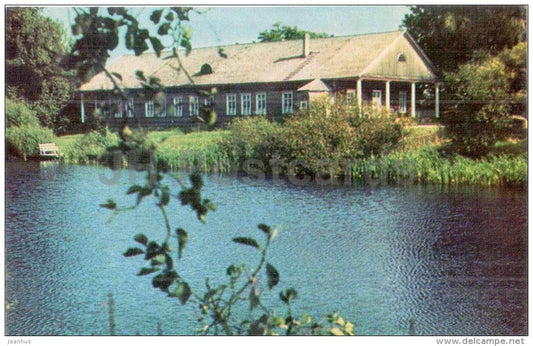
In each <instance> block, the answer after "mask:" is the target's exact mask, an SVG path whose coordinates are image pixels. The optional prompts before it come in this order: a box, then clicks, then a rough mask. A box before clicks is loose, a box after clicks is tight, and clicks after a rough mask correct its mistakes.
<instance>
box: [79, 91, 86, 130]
mask: <svg viewBox="0 0 533 346" xmlns="http://www.w3.org/2000/svg"><path fill="white" fill-rule="evenodd" d="M80 96H81V123H82V124H85V102H84V100H83V94H80Z"/></svg>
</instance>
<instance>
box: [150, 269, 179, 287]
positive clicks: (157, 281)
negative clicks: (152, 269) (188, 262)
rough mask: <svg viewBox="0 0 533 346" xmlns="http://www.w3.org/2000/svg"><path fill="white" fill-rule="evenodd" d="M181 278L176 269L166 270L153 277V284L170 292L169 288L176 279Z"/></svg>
mask: <svg viewBox="0 0 533 346" xmlns="http://www.w3.org/2000/svg"><path fill="white" fill-rule="evenodd" d="M178 278H179V275H178V273H176V272H175V271H174V270H170V271H168V270H165V271H164V272H163V273H161V274H158V275H156V276H155V277H154V278H153V279H152V286H154V287H155V288H159V289H160V290H161V291H164V292H168V288H169V287H170V285H172V283H173V282H174V281H176V280H177V279H178Z"/></svg>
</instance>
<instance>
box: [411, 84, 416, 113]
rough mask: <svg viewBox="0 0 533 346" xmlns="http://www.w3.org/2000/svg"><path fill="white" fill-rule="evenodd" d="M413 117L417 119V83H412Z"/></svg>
mask: <svg viewBox="0 0 533 346" xmlns="http://www.w3.org/2000/svg"><path fill="white" fill-rule="evenodd" d="M411 116H412V117H413V118H415V117H416V83H415V82H412V83H411Z"/></svg>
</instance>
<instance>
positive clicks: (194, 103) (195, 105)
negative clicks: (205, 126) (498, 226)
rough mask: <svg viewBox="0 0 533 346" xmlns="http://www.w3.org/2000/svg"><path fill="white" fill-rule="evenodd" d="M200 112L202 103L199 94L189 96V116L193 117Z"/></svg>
mask: <svg viewBox="0 0 533 346" xmlns="http://www.w3.org/2000/svg"><path fill="white" fill-rule="evenodd" d="M199 114H200V103H199V100H198V96H189V116H190V117H192V116H194V115H196V116H197V115H199Z"/></svg>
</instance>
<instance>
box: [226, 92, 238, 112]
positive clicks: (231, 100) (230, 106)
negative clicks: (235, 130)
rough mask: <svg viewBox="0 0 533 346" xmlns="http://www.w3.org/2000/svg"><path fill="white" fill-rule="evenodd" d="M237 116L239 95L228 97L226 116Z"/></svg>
mask: <svg viewBox="0 0 533 346" xmlns="http://www.w3.org/2000/svg"><path fill="white" fill-rule="evenodd" d="M236 114H237V95H235V94H229V95H226V115H236Z"/></svg>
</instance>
